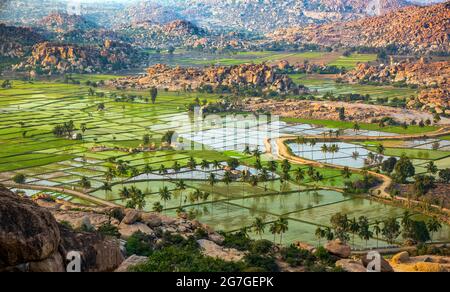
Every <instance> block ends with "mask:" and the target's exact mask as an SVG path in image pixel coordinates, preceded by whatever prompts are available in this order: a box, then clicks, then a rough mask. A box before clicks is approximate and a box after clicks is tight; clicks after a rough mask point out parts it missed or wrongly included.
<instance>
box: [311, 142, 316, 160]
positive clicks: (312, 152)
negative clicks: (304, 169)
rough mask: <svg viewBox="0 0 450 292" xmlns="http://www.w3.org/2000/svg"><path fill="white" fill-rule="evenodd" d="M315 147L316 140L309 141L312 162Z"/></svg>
mask: <svg viewBox="0 0 450 292" xmlns="http://www.w3.org/2000/svg"><path fill="white" fill-rule="evenodd" d="M316 145H317V141H316V139H311V141H309V146H311V158H312V160H314V147H315V146H316Z"/></svg>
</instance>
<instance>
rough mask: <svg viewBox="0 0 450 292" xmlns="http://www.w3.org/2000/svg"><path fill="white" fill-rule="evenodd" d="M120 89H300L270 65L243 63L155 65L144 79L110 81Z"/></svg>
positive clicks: (131, 78)
mask: <svg viewBox="0 0 450 292" xmlns="http://www.w3.org/2000/svg"><path fill="white" fill-rule="evenodd" d="M109 84H110V85H113V86H115V87H117V88H128V87H134V88H138V89H148V88H151V87H153V86H156V87H159V88H167V89H170V90H190V89H192V90H195V89H201V88H204V87H205V86H211V87H213V88H217V87H218V86H222V87H227V88H228V89H229V90H232V89H234V88H245V87H250V88H259V89H262V90H265V91H267V90H272V91H278V92H295V91H297V92H298V88H297V86H296V85H295V84H294V82H293V81H292V79H291V78H289V77H288V76H287V75H283V74H278V73H277V71H276V70H275V68H272V67H270V66H268V65H265V64H261V65H254V64H243V65H238V66H231V67H221V66H217V67H216V66H213V67H207V68H203V69H200V68H181V67H176V68H172V67H169V66H167V65H161V64H158V65H155V66H153V67H150V68H148V69H147V75H146V76H144V77H130V78H124V79H117V80H112V81H110V82H109Z"/></svg>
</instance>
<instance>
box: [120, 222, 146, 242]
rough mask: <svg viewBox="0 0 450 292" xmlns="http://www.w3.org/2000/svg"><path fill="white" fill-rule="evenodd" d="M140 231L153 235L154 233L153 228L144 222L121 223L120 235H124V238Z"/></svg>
mask: <svg viewBox="0 0 450 292" xmlns="http://www.w3.org/2000/svg"><path fill="white" fill-rule="evenodd" d="M138 231H139V232H142V233H144V234H147V235H151V234H153V233H154V232H153V230H152V229H151V228H150V227H148V226H147V225H145V224H144V223H134V224H132V225H127V224H123V223H121V224H120V225H119V233H120V235H122V238H124V239H127V238H130V237H131V236H132V235H133V234H135V233H136V232H138Z"/></svg>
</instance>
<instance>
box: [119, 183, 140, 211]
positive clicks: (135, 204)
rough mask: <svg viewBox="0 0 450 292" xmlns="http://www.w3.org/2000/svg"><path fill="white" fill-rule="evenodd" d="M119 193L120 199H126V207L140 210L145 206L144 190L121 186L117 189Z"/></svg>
mask: <svg viewBox="0 0 450 292" xmlns="http://www.w3.org/2000/svg"><path fill="white" fill-rule="evenodd" d="M119 195H120V197H121V198H122V199H124V200H127V204H126V207H127V208H130V209H138V210H142V209H144V208H145V205H146V202H145V196H146V194H144V192H142V191H141V190H140V189H138V188H136V187H135V186H132V187H130V188H127V187H123V188H122V189H121V190H120V191H119Z"/></svg>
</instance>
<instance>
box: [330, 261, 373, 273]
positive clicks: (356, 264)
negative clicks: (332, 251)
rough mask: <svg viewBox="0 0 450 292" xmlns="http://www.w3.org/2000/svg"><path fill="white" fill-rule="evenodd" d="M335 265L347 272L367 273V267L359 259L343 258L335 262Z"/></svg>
mask: <svg viewBox="0 0 450 292" xmlns="http://www.w3.org/2000/svg"><path fill="white" fill-rule="evenodd" d="M336 267H340V268H342V269H343V270H344V271H346V272H349V273H367V269H366V268H365V267H364V266H363V265H362V263H361V262H360V261H356V260H351V259H343V260H339V261H337V262H336Z"/></svg>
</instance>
